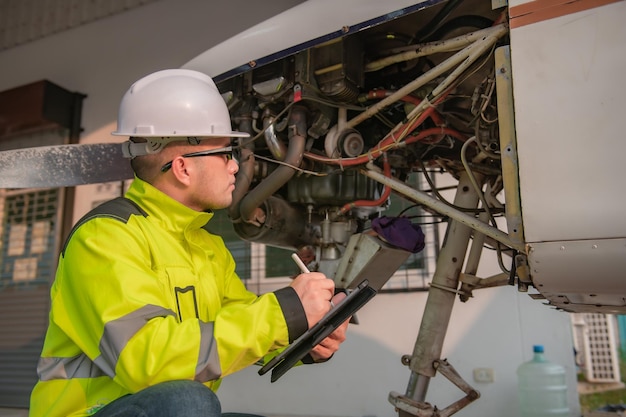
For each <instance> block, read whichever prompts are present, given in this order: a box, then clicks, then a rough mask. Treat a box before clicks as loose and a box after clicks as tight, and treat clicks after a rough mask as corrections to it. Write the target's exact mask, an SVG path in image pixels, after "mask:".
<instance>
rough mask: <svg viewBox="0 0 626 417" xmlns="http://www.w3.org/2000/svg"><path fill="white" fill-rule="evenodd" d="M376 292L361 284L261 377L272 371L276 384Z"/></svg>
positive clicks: (272, 362)
mask: <svg viewBox="0 0 626 417" xmlns="http://www.w3.org/2000/svg"><path fill="white" fill-rule="evenodd" d="M375 295H376V290H375V289H374V288H372V287H370V286H369V285H368V282H367V280H364V281H363V282H361V283H360V284H359V285H358V286H357V287H356V288H355V289H354V290H352V291H351V292H350V293H349V294H348V295H347V296H346V298H344V299H343V300H341V302H339V303H338V304H337V305H336V306H335V307H333V308H332V309H331V310H330V311H329V312H328V313H326V315H325V316H324V317H322V319H321V320H320V321H319V322H317V324H315V325H314V326H313V327H311V328H310V329H309V330H307V331H306V332H304V334H303V335H302V336H300V337H299V338H297V339H296V340H294V341H293V343H291V344H290V345H289V346H287V348H286V349H285V350H283V351H282V352H281V353H280V354H278V355H276V356H274V357H273V358H272V359H271V360H270V361H269V362H267V363H266V364H265V365H263V367H262V368H261V369H260V370H259V375H264V374H265V373H267V372H268V371H270V370H272V377H271V381H272V382H276V381H277V380H278V378H280V377H281V376H283V375H284V374H285V373H286V372H287V371H288V370H289V369H291V368H292V367H293V366H294V365H295V364H296V363H298V362H299V361H300V360H301V359H302V358H304V357H305V356H306V354H307V353H309V352H310V351H311V349H313V348H314V347H315V346H317V344H318V343H320V342H321V341H322V340H324V339H325V338H326V337H328V336H329V335H330V334H331V333H332V332H333V331H334V330H335V329H336V328H337V327H339V326H340V325H341V324H342V323H343V322H344V321H346V320H348V319H349V318H350V317H351V316H352V315H354V313H356V312H357V310H359V309H360V308H361V307H363V306H364V305H365V304H366V303H367V302H368V301H369V300H370V299H372V297H374V296H375Z"/></svg>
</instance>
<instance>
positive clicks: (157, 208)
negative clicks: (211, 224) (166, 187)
mask: <svg viewBox="0 0 626 417" xmlns="http://www.w3.org/2000/svg"><path fill="white" fill-rule="evenodd" d="M125 196H126V198H129V199H131V200H132V201H134V202H135V203H137V204H138V205H139V206H140V207H141V208H143V209H144V210H145V211H146V213H148V216H149V217H150V218H151V220H152V221H158V222H159V223H161V224H162V226H163V227H165V228H166V229H168V230H170V231H172V232H184V231H186V230H195V229H200V228H201V227H202V226H204V225H206V224H207V223H208V221H209V220H211V218H212V217H213V212H202V211H196V210H193V209H191V208H189V207H187V206H185V205H183V204H181V203H179V202H178V201H176V200H174V199H173V198H171V197H170V196H168V195H167V194H165V193H163V192H162V191H160V190H158V189H157V188H155V187H153V186H152V185H150V184H149V183H147V182H145V181H143V180H141V179H139V178H137V177H135V179H134V180H133V182H132V183H131V185H130V188H129V189H128V191H127V192H126V195H125Z"/></svg>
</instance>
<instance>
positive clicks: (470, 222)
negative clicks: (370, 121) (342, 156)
mask: <svg viewBox="0 0 626 417" xmlns="http://www.w3.org/2000/svg"><path fill="white" fill-rule="evenodd" d="M361 173H363V175H365V176H367V177H369V178H372V179H373V180H376V181H378V182H380V183H381V184H383V185H386V186H389V187H390V188H391V189H393V190H395V191H397V192H398V193H400V194H402V195H404V196H405V197H407V198H409V199H410V200H413V201H415V202H417V203H420V204H423V205H425V206H427V207H429V208H431V209H433V210H435V211H437V212H438V213H441V214H443V215H445V216H448V217H450V218H451V219H453V220H456V221H458V222H459V223H461V224H464V225H466V226H469V227H471V228H472V229H474V230H477V231H478V232H480V233H483V234H484V235H486V236H489V237H491V238H493V239H495V240H497V241H498V242H500V243H502V244H503V245H506V246H508V247H511V248H514V249H517V250H518V251H520V252H524V253H525V252H526V250H525V246H524V243H523V242H519V241H517V240H513V239H511V238H510V237H509V235H508V234H506V233H504V232H503V231H501V230H499V229H497V228H495V227H493V226H490V225H488V224H486V223H483V222H482V221H480V220H479V219H477V218H476V217H474V216H471V215H469V214H467V213H464V212H462V211H460V210H457V209H455V208H454V207H450V206H448V205H447V204H445V203H443V202H441V201H439V200H437V199H435V198H433V197H431V196H429V195H428V194H426V193H424V192H422V191H419V190H416V189H414V188H412V187H410V186H408V185H407V184H405V183H404V182H402V181H399V180H397V179H396V178H394V177H386V176H385V175H384V174H382V173H380V172H378V171H374V170H371V169H362V170H361ZM477 177H478V175H477ZM467 186H468V187H470V188H472V189H473V187H472V185H471V183H470V182H469V180H468V182H467ZM459 187H460V185H459Z"/></svg>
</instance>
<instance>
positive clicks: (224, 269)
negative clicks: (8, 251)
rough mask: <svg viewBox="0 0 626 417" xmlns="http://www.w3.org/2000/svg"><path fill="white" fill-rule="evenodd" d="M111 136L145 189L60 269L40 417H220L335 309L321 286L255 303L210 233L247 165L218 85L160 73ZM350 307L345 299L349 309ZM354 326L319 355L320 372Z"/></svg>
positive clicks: (79, 232) (197, 76)
mask: <svg viewBox="0 0 626 417" xmlns="http://www.w3.org/2000/svg"><path fill="white" fill-rule="evenodd" d="M113 134H115V135H124V136H130V140H129V142H127V143H125V144H124V150H125V153H126V154H127V156H129V157H131V158H132V161H131V164H132V167H133V170H134V172H135V179H134V181H133V183H132V184H131V186H130V188H129V190H128V192H127V193H126V195H125V198H119V199H116V200H113V201H111V202H108V203H105V204H103V205H101V206H99V207H97V208H95V209H94V210H92V211H91V212H90V213H88V214H87V215H86V216H85V217H83V219H81V220H80V221H79V222H78V223H77V225H76V226H75V227H74V229H73V230H72V232H71V234H70V236H69V238H68V240H67V242H66V243H65V246H64V247H63V249H62V252H61V256H60V259H59V267H58V270H57V274H56V279H55V282H54V284H53V286H52V290H51V299H52V304H51V311H50V323H49V328H48V332H47V334H46V339H45V342H44V347H43V351H42V355H41V359H40V362H39V365H38V374H39V382H38V383H37V385H36V386H35V388H34V390H33V393H32V395H31V408H30V413H31V415H32V416H37V417H40V416H85V415H95V416H97V417H109V416H118V417H120V416H185V417H195V416H203V417H209V416H220V415H221V409H220V404H219V401H218V400H217V397H216V396H215V394H214V393H213V392H214V391H216V390H217V388H218V386H219V383H220V380H221V378H222V377H224V376H227V375H229V374H232V373H233V372H236V371H238V370H240V369H243V368H245V367H247V366H249V365H251V364H254V363H256V362H257V361H259V360H260V359H263V358H265V357H267V356H269V355H271V354H272V352H275V351H276V350H277V349H280V348H283V347H285V346H287V345H288V344H289V343H290V342H292V341H293V340H295V339H296V338H297V337H298V336H300V335H301V334H302V333H304V331H306V329H307V328H309V327H310V326H312V325H313V324H315V323H316V322H317V321H319V319H320V318H321V317H322V316H323V315H324V314H325V313H326V312H327V311H328V310H329V309H330V305H331V300H332V301H339V299H338V298H337V299H334V300H333V292H334V284H333V282H332V280H329V279H327V278H326V277H325V276H324V275H323V274H321V273H308V274H302V275H299V276H298V277H296V278H295V279H294V280H293V282H292V283H291V285H290V286H289V287H286V288H283V289H281V290H278V291H276V292H274V293H268V294H264V295H261V296H259V297H257V296H256V295H255V294H253V293H250V292H248V291H247V290H246V289H245V287H244V285H243V283H242V282H241V280H240V279H239V277H238V276H237V275H236V273H235V263H234V260H233V258H232V256H231V254H230V253H229V252H228V250H227V249H226V247H225V246H224V243H223V241H222V240H221V238H219V237H217V236H215V235H212V234H210V233H208V232H207V231H206V230H205V229H204V228H203V226H205V225H206V224H207V222H208V221H209V220H210V219H211V217H212V216H213V213H212V211H213V210H217V209H222V208H225V207H228V206H229V205H230V203H231V200H232V196H231V194H232V192H233V190H234V184H235V174H236V173H237V171H238V164H237V161H236V160H235V159H234V158H233V153H234V148H233V146H231V139H232V138H233V137H242V136H247V134H242V133H240V132H233V131H231V125H230V117H229V114H228V110H227V108H226V105H225V103H224V101H223V99H222V97H221V95H220V94H219V91H218V90H217V88H216V87H215V84H214V83H213V81H212V80H211V79H210V78H209V77H208V76H206V75H204V74H201V73H198V72H195V71H189V70H164V71H159V72H156V73H154V74H150V75H148V76H146V77H144V78H142V79H141V80H139V81H137V82H136V83H134V84H133V85H132V86H131V87H130V89H129V90H128V91H127V93H126V94H125V96H124V98H123V99H122V103H121V105H120V111H119V118H118V130H117V131H116V132H114V133H113ZM341 296H343V295H340V296H337V297H341ZM346 327H347V323H345V324H344V325H343V326H342V327H340V328H339V329H337V330H336V331H335V332H334V333H333V334H332V335H331V336H329V337H328V338H327V339H325V340H324V341H323V342H322V343H321V344H320V345H318V346H317V347H316V348H315V349H314V350H313V351H312V352H311V354H310V357H309V358H308V361H309V362H321V361H324V360H326V359H328V358H330V356H332V354H333V353H334V352H335V351H336V350H337V349H338V347H339V345H340V343H341V342H342V341H343V340H344V339H345V332H346Z"/></svg>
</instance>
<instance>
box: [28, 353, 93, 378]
mask: <svg viewBox="0 0 626 417" xmlns="http://www.w3.org/2000/svg"><path fill="white" fill-rule="evenodd" d="M37 375H39V379H41V380H42V381H49V380H52V379H71V378H97V377H99V376H104V375H105V374H104V373H103V372H102V370H101V369H100V368H98V367H97V366H96V365H95V364H94V363H93V362H92V361H91V360H89V358H88V357H87V356H85V355H84V354H80V355H78V356H73V357H71V358H40V359H39V363H38V364H37Z"/></svg>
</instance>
